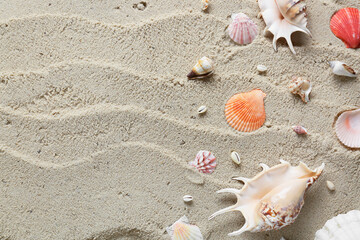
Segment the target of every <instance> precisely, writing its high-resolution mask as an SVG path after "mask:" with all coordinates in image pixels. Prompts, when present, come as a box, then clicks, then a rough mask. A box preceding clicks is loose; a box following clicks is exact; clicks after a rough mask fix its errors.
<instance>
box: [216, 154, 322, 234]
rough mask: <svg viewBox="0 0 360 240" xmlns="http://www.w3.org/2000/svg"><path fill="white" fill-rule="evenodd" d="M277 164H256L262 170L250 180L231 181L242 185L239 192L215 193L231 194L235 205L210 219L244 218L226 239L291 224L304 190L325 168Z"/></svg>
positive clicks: (230, 189) (234, 190) (300, 206)
mask: <svg viewBox="0 0 360 240" xmlns="http://www.w3.org/2000/svg"><path fill="white" fill-rule="evenodd" d="M280 162H281V164H278V165H276V166H274V167H272V168H269V167H268V166H267V165H266V164H263V163H262V164H260V165H261V166H262V167H263V171H262V172H260V173H259V174H257V175H256V176H255V177H254V178H252V179H247V178H243V177H238V178H234V179H236V180H240V181H243V182H244V183H245V185H244V186H243V188H242V189H241V190H238V189H235V188H226V189H222V190H219V191H218V193H234V194H235V195H236V197H237V203H236V204H235V205H234V206H230V207H227V208H225V209H222V210H220V211H218V212H216V213H214V214H213V215H211V216H210V219H212V218H213V217H215V216H217V215H219V214H222V213H226V212H231V211H240V212H241V213H242V214H243V216H244V218H245V224H244V226H243V227H242V228H241V229H240V230H238V231H235V232H232V233H230V234H229V236H235V235H240V234H241V233H243V232H246V231H250V232H261V231H267V230H272V229H280V228H282V227H285V226H287V225H289V224H291V223H293V222H294V221H295V219H296V217H297V216H298V214H299V212H300V210H301V208H302V206H303V204H304V194H305V192H306V190H307V189H308V188H309V187H310V186H311V185H312V184H313V183H314V182H315V180H316V179H317V178H318V177H319V176H320V174H321V172H322V170H323V169H324V166H325V165H324V164H322V165H321V166H320V167H318V168H316V169H315V170H311V169H309V168H308V167H307V166H306V165H305V164H304V163H302V162H300V164H299V166H297V167H292V166H291V165H290V164H289V163H288V162H286V161H284V160H280Z"/></svg>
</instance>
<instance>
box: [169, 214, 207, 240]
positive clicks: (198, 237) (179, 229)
mask: <svg viewBox="0 0 360 240" xmlns="http://www.w3.org/2000/svg"><path fill="white" fill-rule="evenodd" d="M166 231H167V233H168V234H169V235H170V237H171V239H172V240H203V236H202V234H201V231H200V228H199V227H198V226H196V225H191V224H190V223H189V220H188V218H187V217H186V216H183V217H181V218H180V219H179V220H177V221H176V222H175V223H174V224H173V225H171V226H170V227H167V228H166Z"/></svg>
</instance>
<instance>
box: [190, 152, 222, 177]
mask: <svg viewBox="0 0 360 240" xmlns="http://www.w3.org/2000/svg"><path fill="white" fill-rule="evenodd" d="M189 165H191V166H193V167H195V168H196V169H197V170H199V172H202V173H212V172H213V171H214V170H215V167H216V157H215V156H214V155H213V154H212V153H211V152H209V151H205V150H201V151H199V152H198V153H197V154H196V157H195V160H194V161H191V162H189Z"/></svg>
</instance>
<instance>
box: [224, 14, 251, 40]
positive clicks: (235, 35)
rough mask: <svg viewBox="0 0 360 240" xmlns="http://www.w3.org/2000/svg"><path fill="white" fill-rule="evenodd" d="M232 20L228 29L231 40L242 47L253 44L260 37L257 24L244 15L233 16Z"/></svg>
mask: <svg viewBox="0 0 360 240" xmlns="http://www.w3.org/2000/svg"><path fill="white" fill-rule="evenodd" d="M231 19H232V21H231V23H230V25H229V28H228V33H229V36H230V38H231V39H232V40H233V41H234V42H236V43H238V44H240V45H246V44H249V43H252V41H254V39H255V38H256V36H257V35H258V27H257V25H256V23H254V22H253V21H252V20H251V19H250V18H249V17H248V16H247V15H245V14H244V13H237V14H232V15H231Z"/></svg>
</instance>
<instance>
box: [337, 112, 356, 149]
mask: <svg viewBox="0 0 360 240" xmlns="http://www.w3.org/2000/svg"><path fill="white" fill-rule="evenodd" d="M335 132H336V136H337V137H338V139H339V140H340V142H342V143H343V144H344V145H345V146H347V147H350V148H360V108H358V109H355V110H349V111H344V112H341V113H340V114H339V115H338V117H337V118H335Z"/></svg>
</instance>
